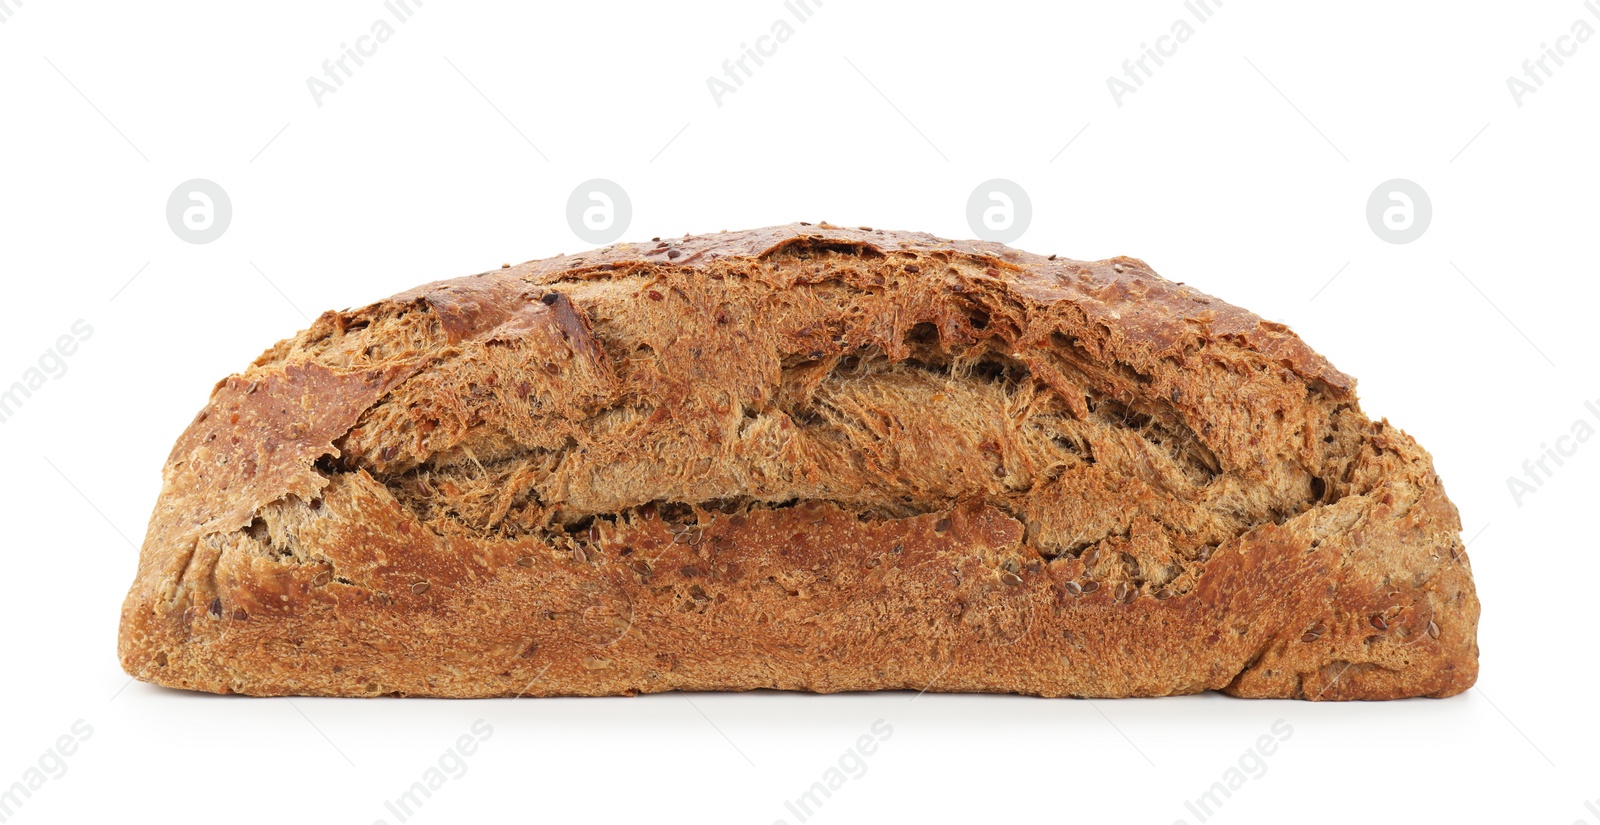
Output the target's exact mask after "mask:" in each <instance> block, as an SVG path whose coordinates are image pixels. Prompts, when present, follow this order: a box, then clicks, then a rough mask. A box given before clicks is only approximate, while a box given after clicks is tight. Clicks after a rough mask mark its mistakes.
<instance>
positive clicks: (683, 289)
mask: <svg viewBox="0 0 1600 825" xmlns="http://www.w3.org/2000/svg"><path fill="white" fill-rule="evenodd" d="M163 478H164V485H163V490H162V494H161V498H160V501H159V502H158V503H157V506H156V509H155V513H154V514H153V515H152V517H151V521H150V526H149V531H148V533H147V536H146V539H145V543H144V547H143V549H142V551H141V554H140V563H139V571H138V574H137V577H136V579H135V581H134V584H133V586H132V588H131V590H130V591H129V594H128V598H127V600H126V602H125V604H124V607H123V612H122V626H121V633H120V639H119V650H120V654H121V658H122V663H123V666H124V668H125V669H127V670H128V672H129V673H131V674H133V675H135V676H137V677H139V678H141V679H144V680H147V681H151V682H155V683H158V684H163V685H169V686H173V687H182V688H189V689H194V690H205V691H213V692H219V693H243V694H251V695H290V694H306V695H341V696H364V695H406V696H446V697H487V696H516V695H605V694H634V693H640V692H656V691H664V690H675V689H680V690H745V689H754V688H778V689H788V690H810V691H823V692H832V691H845V690H877V689H910V690H922V689H924V688H925V687H929V689H931V690H936V691H990V692H1017V693H1027V694H1036V695H1042V696H1089V697H1114V696H1160V695H1171V694H1181V693H1195V692H1199V691H1204V690H1221V691H1225V692H1228V693H1231V694H1234V695H1238V696H1248V697H1279V698H1301V699H1313V700H1328V699H1386V698H1398V697H1407V696H1448V695H1453V694H1456V693H1459V692H1461V691H1463V690H1465V689H1466V688H1467V687H1470V686H1471V685H1472V683H1473V681H1474V680H1475V678H1476V675H1477V620H1478V602H1477V597H1476V594H1475V592H1474V589H1473V583H1472V578H1471V569H1470V565H1469V562H1468V559H1467V556H1466V552H1465V549H1464V547H1463V546H1462V543H1461V539H1460V521H1459V518H1458V516H1457V513H1456V510H1455V507H1454V506H1453V505H1452V504H1451V503H1450V501H1449V499H1447V498H1446V497H1445V494H1444V491H1443V488H1442V487H1441V485H1440V482H1439V478H1438V476H1437V475H1436V474H1435V473H1434V470H1433V466H1432V460H1431V458H1430V457H1429V455H1428V454H1427V452H1426V451H1424V450H1423V449H1422V448H1421V447H1419V446H1418V445H1417V444H1416V443H1415V442H1414V441H1413V440H1412V439H1411V438H1410V437H1409V436H1407V435H1406V434H1405V433H1403V432H1401V431H1399V430H1397V429H1395V428H1393V427H1391V426H1390V425H1388V423H1387V422H1384V421H1378V422H1374V421H1371V420H1369V419H1368V418H1367V417H1366V416H1364V415H1363V414H1362V412H1361V410H1360V406H1359V404H1358V402H1357V400H1356V397H1355V394H1354V381H1353V380H1352V379H1350V378H1349V377H1348V376H1346V375H1344V374H1343V373H1340V372H1339V371H1338V370H1336V369H1334V368H1333V367H1332V366H1331V365H1329V364H1328V363H1327V362H1326V361H1325V360H1324V359H1323V358H1322V357H1321V356H1319V355H1317V354H1316V353H1315V352H1313V351H1312V350H1310V349H1309V348H1308V347H1307V346H1306V345H1305V344H1304V343H1303V342H1302V341H1301V340H1300V339H1299V338H1298V337H1297V336H1295V335H1294V333H1292V332H1290V331H1289V330H1288V329H1287V328H1286V327H1284V326H1282V325H1280V324H1274V323H1271V322H1267V321H1263V320H1261V319H1259V318H1257V317H1256V316H1254V315H1252V314H1250V313H1248V312H1245V311H1243V310H1241V309H1238V308H1236V307H1232V306H1229V305H1228V304H1226V303H1223V302H1222V301H1219V300H1217V299H1215V298H1211V297H1209V296H1207V295H1204V294H1203V293H1200V292H1198V291H1196V290H1194V289H1192V288H1190V287H1186V286H1183V285H1180V284H1173V283H1171V282H1168V281H1165V280H1162V279H1161V278H1160V277H1158V276H1157V275H1155V273H1154V272H1152V271H1151V270H1150V269H1149V267H1148V266H1146V265H1145V264H1144V263H1142V262H1140V261H1137V260H1134V259H1131V258H1115V259H1111V260H1107V261H1098V262H1080V261H1072V260H1067V259H1064V258H1059V257H1056V256H1051V257H1050V258H1044V257H1041V256H1037V255H1031V254H1028V253H1024V252H1020V251H1017V250H1013V249H1009V248H1007V247H1004V246H1000V245H997V244H989V243H982V242H976V241H948V240H944V239H940V238H935V237H933V236H929V235H924V234H920V233H907V232H887V231H882V230H868V229H843V228H839V227H831V226H827V225H825V224H824V225H811V224H791V225H788V226H782V227H771V228H767V229H759V230H751V231H747V232H728V233H720V234H716V235H707V236H695V237H691V236H686V237H684V238H682V239H675V240H668V241H652V242H651V243H646V244H619V245H615V246H612V247H607V248H605V249H601V250H597V251H594V252H590V253H585V254H583V255H579V256H570V257H557V258H552V259H548V260H543V261H534V262H530V263H526V264H522V265H520V266H516V267H510V268H505V269H500V270H494V271H491V272H486V273H483V274H480V275H474V276H469V277H465V278H459V279H456V280H451V281H441V282H436V283H433V284H428V285H426V286H422V287H419V288H417V289H414V290H411V291H408V292H404V293H401V294H399V295H396V296H394V297H392V298H389V299H387V300H384V301H379V302H377V303H374V304H372V305H369V306H366V307H362V308H359V309H355V310H345V311H341V312H331V311H330V312H326V313H324V314H323V315H322V316H321V317H320V318H318V319H317V320H316V322H315V323H313V324H312V325H311V327H310V328H309V329H306V330H304V331H302V332H301V333H300V334H298V335H297V336H295V337H294V338H291V339H288V340H285V341H282V342H280V343H278V344H277V345H276V346H274V347H272V348H271V349H269V350H268V351H267V352H265V353H263V354H262V356H261V357H260V358H258V359H257V360H256V361H255V362H254V363H253V364H252V365H251V366H250V367H249V368H247V369H246V370H245V371H244V372H242V373H240V374H237V375H234V376H230V377H229V378H227V379H225V380H223V381H222V382H221V383H219V384H218V385H217V387H216V389H215V391H214V392H213V394H212V397H211V399H210V402H209V403H208V404H207V406H206V407H205V409H203V410H202V411H201V412H200V413H199V415H198V416H196V418H195V419H194V421H193V423H192V424H191V425H190V426H189V428H188V430H187V431H186V432H185V433H184V434H183V435H182V437H180V439H179V440H178V442H177V444H176V445H175V446H174V448H173V451H172V454H171V456H170V457H169V459H168V462H167V465H166V467H165V470H164V476H163ZM930 685H931V687H930Z"/></svg>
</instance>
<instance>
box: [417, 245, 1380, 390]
mask: <svg viewBox="0 0 1600 825" xmlns="http://www.w3.org/2000/svg"><path fill="white" fill-rule="evenodd" d="M806 250H823V251H830V252H834V253H838V254H843V255H853V256H858V257H865V258H877V257H886V258H903V259H905V261H906V262H908V263H913V266H917V263H916V262H919V261H921V260H922V259H931V260H932V261H934V264H932V265H930V266H929V267H928V269H927V270H926V271H923V270H921V268H920V267H918V274H922V275H923V276H924V277H925V279H926V282H927V285H928V287H929V288H930V289H940V288H943V289H946V290H951V291H953V292H957V293H958V294H959V292H960V290H961V288H962V286H963V285H962V284H961V283H960V280H959V278H958V279H955V280H954V281H951V280H949V279H946V278H945V277H944V273H941V272H939V271H938V270H937V262H939V261H952V260H962V261H967V262H970V263H972V264H976V265H980V266H982V267H983V268H984V270H985V271H984V274H985V275H986V276H988V277H990V278H993V279H995V280H997V281H999V282H1001V283H1003V284H1005V285H1006V286H1007V287H1008V288H1009V289H1010V290H1012V291H1014V292H1015V293H1016V294H1017V295H1019V296H1022V297H1025V298H1027V299H1030V300H1031V301H1033V302H1036V303H1038V304H1054V303H1056V302H1061V301H1066V302H1069V303H1071V304H1073V305H1074V306H1077V307H1079V308H1080V309H1081V310H1082V311H1083V312H1084V313H1085V314H1086V315H1087V316H1088V317H1089V318H1091V319H1093V320H1094V321H1096V322H1099V323H1103V324H1106V325H1107V326H1110V327H1114V328H1116V329H1118V331H1119V332H1120V334H1121V336H1122V337H1123V338H1124V339H1125V341H1126V342H1127V343H1128V344H1129V345H1131V346H1133V347H1135V348H1138V349H1143V350H1145V351H1147V352H1148V353H1149V354H1151V355H1152V356H1155V357H1161V356H1163V355H1168V354H1172V353H1174V352H1176V351H1177V350H1181V349H1182V348H1184V347H1192V346H1195V345H1196V344H1197V343H1198V342H1207V341H1209V342H1227V343H1231V344H1234V345H1238V346H1242V347H1244V348H1247V349H1250V350H1254V351H1256V352H1259V353H1262V354H1264V355H1267V356H1270V357H1272V358H1274V359H1277V360H1279V361H1282V362H1283V363H1284V365H1285V366H1288V367H1289V368H1290V369H1293V370H1294V371H1295V372H1296V373H1297V374H1299V375H1300V376H1301V377H1303V378H1304V379H1305V380H1307V381H1308V382H1318V383H1319V384H1322V385H1325V388H1326V389H1327V390H1328V391H1330V392H1333V393H1336V394H1340V395H1349V394H1353V392H1354V390H1355V379H1353V378H1351V377H1350V376H1348V375H1345V374H1344V373H1342V372H1340V371H1338V370H1337V369H1334V367H1333V365H1331V364H1329V363H1328V361H1327V359H1325V358H1323V357H1322V356H1321V355H1319V354H1317V353H1316V352H1315V351H1313V350H1312V349H1311V348H1310V347H1308V346H1306V344H1305V342H1304V341H1302V340H1301V339H1300V337H1299V336H1298V335H1296V334H1294V333H1293V332H1292V331H1290V330H1289V328H1288V327H1287V326H1285V325H1283V324H1279V323H1276V322H1273V321H1267V320H1264V319H1262V318H1261V317H1260V316H1258V315H1256V314H1255V313H1253V312H1250V311H1249V310H1246V309H1241V308H1240V307H1236V306H1234V305H1232V304H1229V303H1227V302H1226V301H1222V300H1220V299H1217V298H1214V297H1212V296H1210V295H1207V294H1206V293H1203V292H1201V291H1199V290H1197V289H1194V288H1193V287H1190V286H1187V285H1185V284H1183V283H1174V282H1172V281H1168V280H1166V279H1164V278H1162V277H1160V276H1159V275H1157V274H1156V273H1155V271H1154V270H1153V269H1151V268H1150V266H1149V264H1146V263H1145V262H1144V261H1141V260H1139V259H1137V258H1129V257H1126V256H1118V257H1115V258H1108V259H1106V260H1103V261H1077V260H1072V259H1070V258H1065V257H1062V256H1059V255H1050V256H1045V255H1038V254H1034V253H1032V252H1024V251H1022V250H1019V249H1012V248H1011V247H1009V246H1006V245H1004V244H1000V243H994V242H991V241H979V240H950V239H947V238H940V237H938V236H936V235H930V234H928V233H926V232H905V231H898V230H885V229H873V228H871V227H855V228H850V227H841V226H833V225H830V224H828V223H826V222H823V223H819V224H812V223H808V222H804V221H802V222H798V223H791V224H785V225H783V226H768V227H763V228H760V229H747V230H741V231H737V232H718V233H715V234H709V235H684V236H683V237H682V238H663V239H660V240H652V241H650V242H647V243H618V244H613V245H611V246H607V247H604V248H602V249H597V250H594V251H592V252H585V253H581V254H578V255H570V256H569V255H557V256H555V257H553V258H545V259H542V260H537V261H528V262H526V263H522V264H518V265H516V266H512V267H507V268H502V269H498V270H490V271H488V272H481V273H478V274H476V275H471V276H468V277H465V278H454V279H450V280H444V281H434V282H432V283H429V284H424V285H422V286H419V287H416V288H415V289H410V290H406V291H405V292H402V293H400V294H398V295H395V296H394V297H392V298H390V299H389V302H410V301H415V300H418V299H423V300H427V301H429V302H430V303H434V304H436V305H444V306H451V305H452V304H456V303H458V301H459V300H461V299H457V298H453V297H451V296H452V293H453V294H455V295H462V296H464V298H465V300H467V301H471V302H477V301H482V300H483V298H485V297H488V296H495V297H494V298H492V299H491V300H490V301H487V302H484V303H486V304H494V305H496V306H495V307H493V308H491V307H489V306H484V305H483V304H480V305H479V306H477V307H475V308H472V309H467V310H465V311H464V314H470V315H475V316H477V315H479V314H480V313H481V314H482V317H483V319H482V320H475V321H474V322H464V326H463V327H462V328H461V332H463V333H464V332H466V331H467V330H468V329H480V328H483V327H484V326H486V325H488V319H489V318H493V317H494V316H495V313H496V311H499V312H507V311H509V309H510V308H511V307H512V306H514V305H515V303H516V302H517V301H518V300H519V298H520V293H521V292H522V291H523V290H524V287H523V285H524V284H526V285H530V286H545V285H553V284H558V283H561V282H563V281H577V280H588V279H594V278H605V277H608V275H607V273H616V272H623V273H628V272H635V271H638V270H639V269H640V268H643V267H652V268H661V269H664V270H672V269H704V268H707V267H709V266H712V265H714V264H716V263H718V262H724V261H741V260H744V261H752V260H763V259H772V258H774V257H777V256H780V255H782V254H783V253H785V252H795V253H803V252H804V251H806ZM819 263H820V262H819ZM816 265H817V264H814V265H813V266H816ZM991 270H992V271H991ZM484 279H488V280H490V281H491V282H492V285H491V286H486V285H483V284H481V283H480V281H482V280H484ZM805 281H806V274H805V273H804V272H799V271H797V272H794V273H793V275H792V276H788V275H778V276H777V277H775V278H773V279H772V283H773V285H774V286H777V287H783V286H789V285H792V284H794V283H804V282H805ZM513 293H517V295H516V297H512V294H513Z"/></svg>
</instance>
